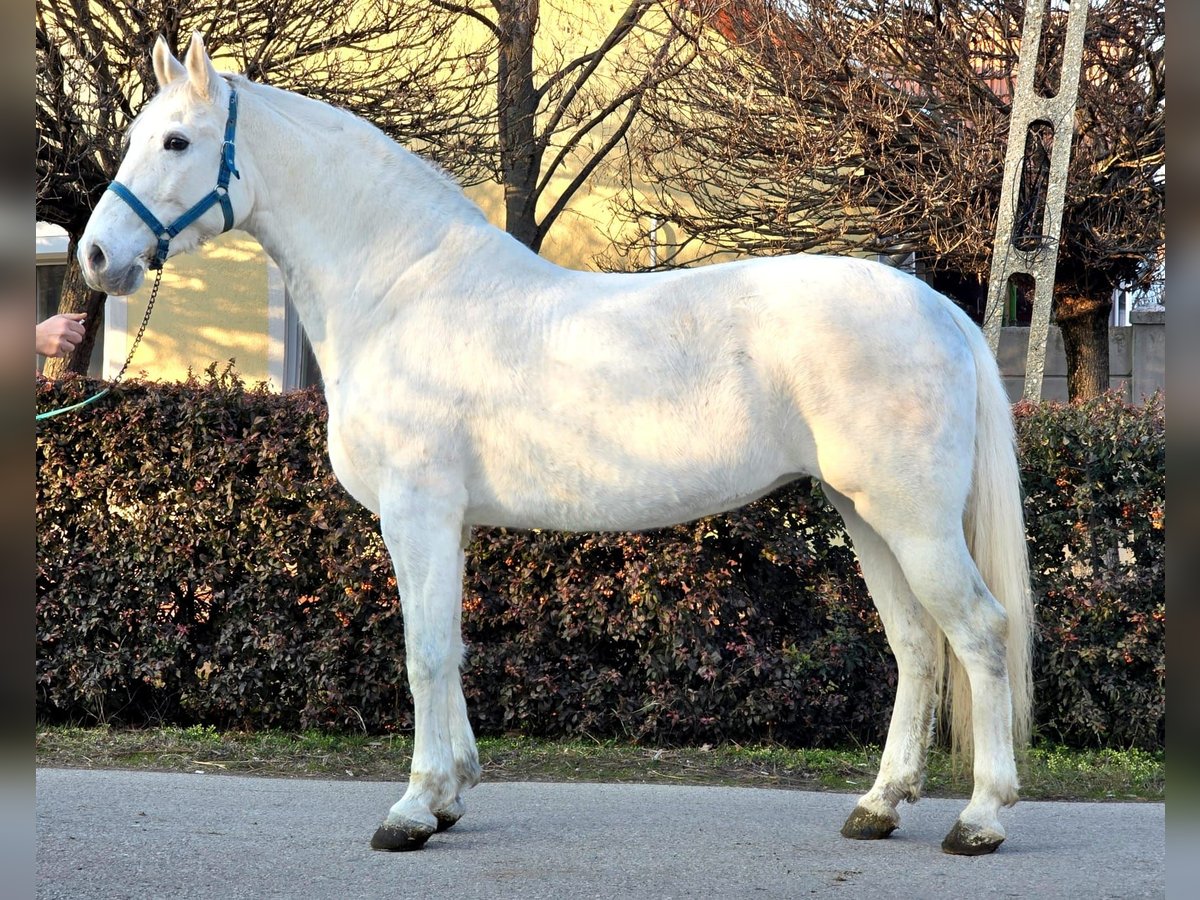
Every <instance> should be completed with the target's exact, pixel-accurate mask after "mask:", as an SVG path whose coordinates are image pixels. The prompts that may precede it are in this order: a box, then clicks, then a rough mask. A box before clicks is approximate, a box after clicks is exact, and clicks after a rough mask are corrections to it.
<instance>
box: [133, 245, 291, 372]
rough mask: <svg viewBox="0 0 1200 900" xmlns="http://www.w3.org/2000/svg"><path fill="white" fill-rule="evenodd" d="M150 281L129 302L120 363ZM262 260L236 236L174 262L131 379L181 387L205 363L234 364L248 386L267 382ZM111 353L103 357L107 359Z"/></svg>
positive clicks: (257, 249)
mask: <svg viewBox="0 0 1200 900" xmlns="http://www.w3.org/2000/svg"><path fill="white" fill-rule="evenodd" d="M152 284H153V279H152V278H150V277H147V279H146V281H145V283H144V284H143V285H142V287H141V289H140V290H138V292H137V293H136V294H134V295H132V296H131V297H130V298H129V300H128V324H127V326H126V341H125V344H124V348H123V349H121V348H114V350H116V349H120V356H121V358H122V359H124V357H125V355H126V354H127V353H128V348H129V346H130V345H131V344H132V342H133V338H134V335H135V334H136V333H137V329H138V325H139V324H140V323H141V321H142V316H143V315H144V314H145V312H146V303H147V302H148V301H149V298H150V289H151V285H152ZM267 352H268V336H267V256H266V253H265V252H264V251H263V249H262V248H261V247H260V246H259V244H258V241H256V240H255V239H254V238H252V237H251V236H250V235H248V234H246V233H245V232H241V231H231V232H229V233H228V234H223V235H221V236H220V237H218V238H216V239H214V240H213V241H211V242H210V243H208V244H207V245H205V246H204V247H202V248H201V250H200V251H199V252H197V253H191V254H186V255H179V256H173V257H172V258H171V259H170V260H169V261H168V262H167V264H166V265H165V266H164V267H163V276H162V286H161V287H160V288H159V293H158V299H157V300H155V302H154V310H153V312H151V314H150V324H149V326H148V327H147V329H146V335H145V337H143V338H142V343H141V345H140V346H139V347H138V350H137V353H136V354H135V355H134V357H133V361H132V362H131V363H130V364H129V370H128V373H127V374H129V375H135V376H136V375H141V374H144V375H145V376H146V377H149V378H151V379H154V380H159V381H182V380H183V379H185V378H187V375H188V372H189V371H192V372H195V373H197V374H200V373H202V372H203V371H204V369H205V368H207V367H208V365H209V364H210V363H213V362H217V363H220V364H222V365H224V363H226V362H227V361H228V360H230V359H232V360H233V361H234V367H235V369H236V370H237V372H238V373H239V374H240V375H241V377H242V378H243V379H244V380H245V381H246V383H247V384H251V385H252V384H255V383H257V382H259V381H266V380H267ZM113 355H114V353H109V356H110V358H111V357H112V356H113Z"/></svg>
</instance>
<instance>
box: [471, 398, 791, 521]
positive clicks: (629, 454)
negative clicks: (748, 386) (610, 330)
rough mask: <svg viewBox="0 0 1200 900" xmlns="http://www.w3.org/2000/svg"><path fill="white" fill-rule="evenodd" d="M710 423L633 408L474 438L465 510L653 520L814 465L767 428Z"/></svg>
mask: <svg viewBox="0 0 1200 900" xmlns="http://www.w3.org/2000/svg"><path fill="white" fill-rule="evenodd" d="M706 424H707V425H708V427H707V428H703V427H693V428H688V427H679V423H677V422H671V421H670V420H667V421H657V422H649V421H640V422H639V421H638V420H637V419H636V418H633V419H629V420H627V421H626V422H625V425H626V427H625V428H623V429H617V430H607V429H606V430H604V431H599V430H596V429H589V428H584V427H580V426H579V424H578V422H576V423H574V424H572V423H571V421H570V420H567V421H563V420H558V421H555V420H553V419H550V420H546V424H545V425H544V426H543V427H542V428H540V429H537V430H535V431H530V432H528V433H524V434H517V433H514V431H513V430H508V431H507V432H506V433H502V434H500V435H496V440H495V441H489V440H484V441H482V442H480V444H479V445H477V449H478V451H479V452H478V454H477V457H476V461H477V467H476V470H475V473H474V477H473V479H472V481H473V483H472V484H469V485H468V494H469V496H470V497H471V507H470V509H469V510H468V515H469V517H470V518H471V520H472V522H473V523H475V524H481V525H483V524H486V525H499V526H506V527H523V528H549V529H556V530H566V531H631V530H639V529H645V528H655V527H660V526H664V525H670V524H675V523H678V522H685V521H689V520H692V519H696V518H700V517H701V516H705V515H710V514H713V513H717V512H723V511H725V510H728V509H733V508H735V507H737V506H741V505H742V504H744V503H747V502H749V501H751V500H753V499H756V498H757V497H760V496H762V495H763V494H765V493H767V492H769V491H770V490H771V489H773V488H774V487H777V486H778V485H780V484H783V483H786V482H788V481H791V480H793V479H795V478H797V477H800V476H801V475H804V474H807V473H809V472H811V471H813V469H812V468H811V467H810V466H808V465H805V464H804V462H803V461H801V460H798V459H797V458H796V457H795V454H794V453H785V452H783V449H782V446H781V444H780V442H779V441H778V440H776V439H774V437H773V436H772V435H770V434H769V433H768V430H767V429H762V430H761V431H760V432H758V433H752V432H751V431H750V430H748V429H745V428H744V426H742V425H738V426H736V429H735V428H732V427H728V426H722V424H721V423H719V422H708V423H706ZM672 425H675V426H677V427H671V426H672ZM793 449H794V448H793Z"/></svg>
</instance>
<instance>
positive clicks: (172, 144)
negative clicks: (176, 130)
mask: <svg viewBox="0 0 1200 900" xmlns="http://www.w3.org/2000/svg"><path fill="white" fill-rule="evenodd" d="M187 148H188V142H187V138H181V137H180V136H179V135H177V134H169V135H167V138H166V140H164V141H163V149H164V150H173V151H175V152H176V153H178V152H179V151H181V150H186V149H187Z"/></svg>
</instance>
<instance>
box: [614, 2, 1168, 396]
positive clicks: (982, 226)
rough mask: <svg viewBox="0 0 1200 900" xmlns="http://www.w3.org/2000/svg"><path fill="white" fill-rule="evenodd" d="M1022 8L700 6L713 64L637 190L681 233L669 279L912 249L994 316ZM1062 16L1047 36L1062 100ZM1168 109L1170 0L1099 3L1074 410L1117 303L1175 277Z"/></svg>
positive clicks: (1074, 254)
mask: <svg viewBox="0 0 1200 900" xmlns="http://www.w3.org/2000/svg"><path fill="white" fill-rule="evenodd" d="M1022 12H1023V3H1022V2H1021V0H1002V2H982V0H807V2H788V0H696V2H694V3H692V4H691V5H690V7H689V18H688V21H687V24H686V31H687V33H688V36H689V38H690V40H691V41H693V44H694V46H695V47H696V51H697V53H696V63H695V64H694V65H693V66H691V67H689V68H688V70H687V71H686V72H683V73H681V74H680V75H679V76H678V77H676V78H674V79H672V80H670V81H667V82H662V83H660V84H659V85H657V86H656V88H655V90H654V91H653V92H651V93H650V94H649V95H648V96H647V98H646V100H645V101H644V103H643V116H644V121H645V123H646V127H645V128H644V129H640V130H639V131H638V133H637V134H636V136H635V137H634V138H633V139H632V140H631V146H632V151H631V152H632V157H633V159H634V160H635V161H636V171H637V174H638V176H639V177H640V180H641V181H642V182H644V183H647V184H649V185H651V186H652V195H653V196H652V199H651V200H650V201H648V202H647V201H646V200H643V199H640V198H639V195H638V194H636V193H634V192H631V193H630V197H631V201H630V205H629V210H628V212H629V214H630V215H631V216H632V217H637V218H638V220H639V221H641V222H643V223H647V222H649V221H656V222H659V223H662V222H665V223H669V224H670V225H672V226H673V228H674V231H675V234H676V235H677V237H676V238H675V240H674V241H673V243H670V244H668V246H666V247H665V248H663V252H661V254H660V256H663V257H665V259H666V263H667V264H679V263H681V262H683V261H684V260H689V261H690V260H691V259H692V258H699V259H703V258H705V257H707V256H711V255H713V254H714V253H719V252H728V251H733V252H737V253H748V252H753V253H762V252H768V253H774V252H791V251H797V250H820V251H827V252H851V253H876V254H882V255H885V256H888V257H891V258H893V259H900V258H903V257H906V256H908V255H909V254H913V255H914V256H915V257H916V259H917V261H918V264H919V265H920V266H921V268H922V270H923V271H924V273H925V276H926V277H927V278H929V279H930V280H931V281H932V282H933V283H934V284H935V285H936V286H938V287H940V288H941V289H943V290H945V291H946V292H947V293H950V294H951V295H952V296H956V298H957V299H959V300H960V301H964V305H965V306H967V307H968V308H969V309H971V311H972V312H975V313H976V314H978V313H979V312H981V308H976V303H975V302H972V301H978V302H979V303H981V302H982V298H983V297H984V296H986V287H985V284H984V280H985V279H986V277H987V274H988V269H989V266H990V258H991V252H992V238H993V231H994V225H995V220H996V215H997V211H998V209H997V206H998V203H999V197H1000V186H1001V176H1002V172H1003V165H1004V152H1005V146H1006V143H1007V134H1008V118H1009V113H1010V103H1011V98H1012V96H1013V84H1012V78H1013V75H1014V73H1015V68H1016V66H1015V63H1016V59H1017V52H1018V44H1019V38H1020V28H1021V16H1022ZM1061 12H1062V11H1061V10H1059V13H1061ZM1059 13H1056V14H1052V15H1051V16H1050V17H1049V21H1050V28H1049V30H1048V33H1047V35H1046V36H1045V38H1044V40H1043V45H1044V54H1043V56H1044V59H1043V65H1042V67H1041V69H1040V72H1041V75H1040V78H1041V79H1042V80H1043V81H1045V82H1046V83H1045V84H1044V85H1043V86H1042V89H1043V90H1044V92H1045V93H1052V92H1053V91H1054V90H1055V89H1056V86H1055V85H1054V84H1053V83H1052V82H1053V80H1054V75H1055V74H1056V73H1057V63H1056V54H1058V53H1060V52H1061V45H1062V32H1063V26H1064V24H1065V15H1063V14H1059ZM1164 107H1165V64H1164V57H1163V0H1095V2H1093V3H1092V6H1091V11H1090V19H1089V28H1088V36H1087V41H1086V45H1085V60H1084V84H1083V86H1082V88H1081V95H1080V104H1079V112H1078V115H1077V119H1076V134H1075V145H1074V153H1073V159H1072V165H1071V172H1070V176H1069V177H1070V181H1069V184H1068V189H1067V207H1066V215H1065V220H1066V221H1065V223H1064V230H1063V238H1062V245H1061V246H1060V247H1059V248H1058V249H1059V263H1058V273H1057V282H1056V283H1057V290H1056V300H1057V319H1058V322H1059V325H1060V326H1061V327H1062V329H1063V333H1064V337H1065V340H1066V344H1067V349H1068V366H1069V372H1068V380H1069V386H1070V390H1071V394H1072V396H1087V395H1091V394H1093V393H1095V392H1097V391H1099V390H1102V389H1103V388H1104V387H1106V386H1107V370H1108V358H1107V349H1108V345H1107V329H1106V324H1107V315H1108V312H1109V309H1110V305H1111V297H1112V294H1113V290H1114V288H1116V287H1118V286H1119V285H1130V284H1136V283H1139V282H1142V283H1144V282H1145V281H1146V280H1147V279H1148V278H1150V277H1152V275H1153V273H1154V272H1155V271H1156V270H1157V266H1156V265H1155V262H1156V260H1157V258H1158V254H1159V252H1160V249H1161V247H1162V246H1163V241H1164V235H1165V226H1164V188H1165V185H1164V183H1163V180H1162V177H1161V167H1162V165H1163V161H1164V146H1165V124H1164ZM1047 140H1048V136H1047V135H1046V134H1045V133H1035V134H1032V135H1031V138H1030V139H1029V140H1028V141H1027V144H1026V170H1025V190H1024V191H1023V192H1022V199H1021V203H1022V206H1021V208H1020V209H1019V210H1018V220H1019V222H1021V221H1023V222H1024V223H1025V227H1024V229H1023V230H1022V228H1021V227H1020V225H1019V227H1018V229H1017V232H1016V234H1017V236H1018V239H1020V238H1021V237H1022V235H1025V236H1026V237H1025V239H1028V235H1029V234H1036V233H1037V232H1038V231H1039V230H1040V229H1039V228H1038V227H1037V226H1038V225H1039V224H1040V222H1039V219H1038V216H1039V209H1040V207H1039V205H1038V204H1039V197H1040V195H1041V193H1042V191H1043V189H1044V173H1045V170H1046V166H1047V164H1048V152H1047V150H1048V147H1047V143H1046V141H1047ZM647 239H648V235H647V234H646V233H645V230H644V231H643V233H642V234H639V235H637V236H635V237H634V238H633V239H631V240H629V241H628V242H627V243H626V244H625V246H624V248H623V250H624V252H626V253H627V254H632V253H634V252H636V251H638V249H639V247H640V246H644V242H645V241H646V240H647ZM685 251H686V252H685Z"/></svg>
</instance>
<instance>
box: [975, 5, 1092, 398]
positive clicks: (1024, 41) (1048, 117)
mask: <svg viewBox="0 0 1200 900" xmlns="http://www.w3.org/2000/svg"><path fill="white" fill-rule="evenodd" d="M1047 2H1049V3H1054V4H1061V2H1062V0H1025V21H1024V23H1023V24H1022V29H1021V54H1020V58H1019V60H1018V62H1017V88H1016V96H1015V97H1013V107H1012V118H1011V119H1010V120H1009V126H1008V152H1007V155H1006V156H1005V158H1004V182H1003V185H1002V186H1001V189H1000V215H999V216H998V218H997V221H996V239H995V243H994V244H993V245H992V246H993V249H992V272H991V275H990V276H989V280H988V300H987V308H986V311H985V312H984V317H983V332H984V335H985V336H986V337H987V341H988V344H989V345H990V346H991V348H992V352H993V353H995V352H996V349H997V347H998V346H999V343H1000V326H1001V324H1002V322H1003V311H1004V304H1005V300H1006V298H1007V296H1008V281H1009V278H1011V277H1012V276H1013V275H1014V274H1025V275H1029V276H1030V277H1031V278H1033V280H1034V285H1035V290H1034V298H1033V321H1032V323H1031V325H1030V328H1029V352H1028V354H1027V356H1026V358H1025V393H1024V395H1025V397H1026V398H1027V399H1031V400H1039V399H1041V396H1042V373H1043V371H1044V370H1045V366H1046V338H1047V335H1048V334H1049V332H1050V308H1051V305H1052V303H1053V300H1054V267H1055V265H1056V263H1057V262H1058V239H1059V233H1060V231H1061V229H1062V212H1063V197H1064V195H1065V193H1066V189H1067V164H1068V163H1069V162H1070V160H1071V141H1072V138H1073V136H1074V130H1075V129H1074V125H1075V103H1076V101H1077V100H1078V98H1079V70H1080V67H1081V65H1082V62H1083V30H1084V25H1086V24H1087V8H1088V0H1070V3H1071V7H1070V12H1069V13H1068V16H1067V34H1066V44H1065V46H1064V47H1063V62H1062V72H1061V74H1060V77H1059V82H1058V85H1059V87H1058V93H1057V94H1055V95H1054V96H1053V97H1041V96H1038V93H1037V91H1036V89H1035V86H1034V73H1035V71H1036V69H1037V61H1038V47H1039V45H1040V44H1041V40H1042V20H1043V18H1044V16H1045V13H1046V6H1047ZM1037 122H1045V123H1047V124H1048V125H1049V126H1050V127H1051V128H1052V129H1053V133H1054V148H1053V150H1052V151H1051V154H1050V173H1049V184H1048V185H1047V193H1046V212H1045V217H1044V219H1043V220H1042V227H1041V234H1040V236H1039V237H1038V242H1037V246H1036V247H1035V248H1034V249H1032V250H1020V249H1018V248H1017V247H1016V246H1015V245H1014V244H1013V221H1014V219H1015V217H1016V213H1017V198H1018V197H1019V195H1020V184H1021V169H1022V165H1023V162H1024V157H1025V136H1026V134H1027V133H1028V131H1029V126H1030V125H1031V124H1034V123H1037Z"/></svg>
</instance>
